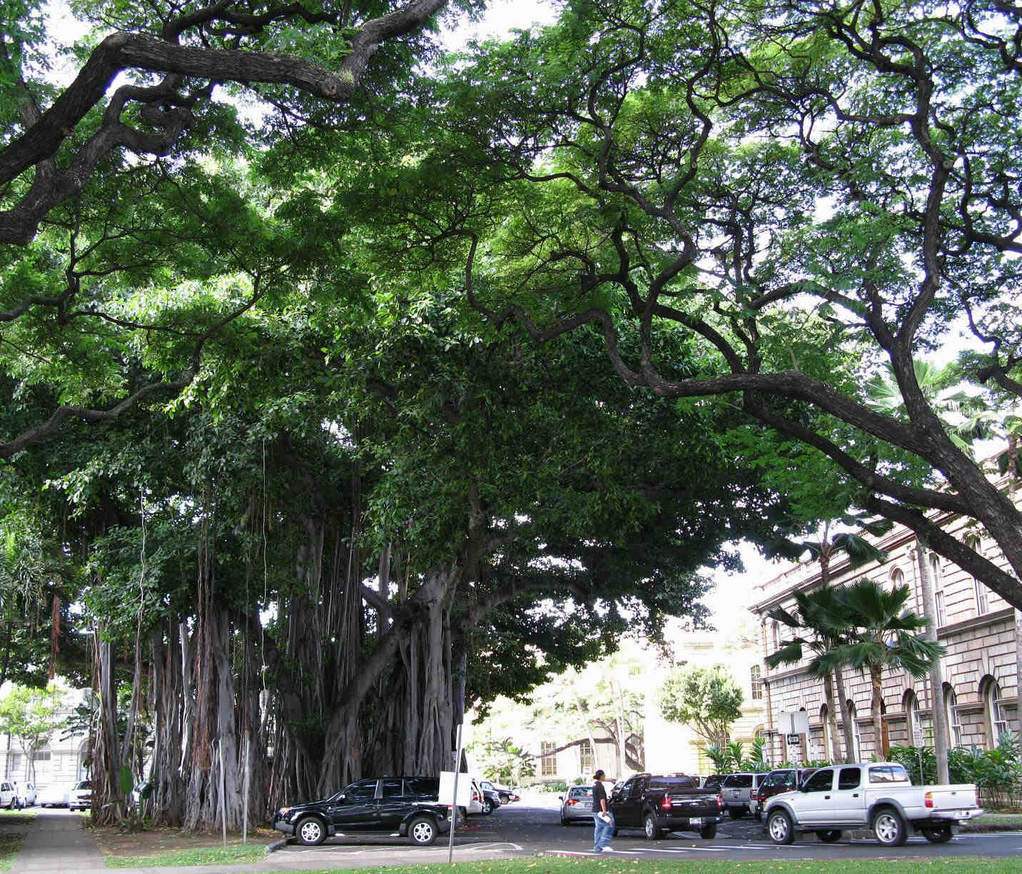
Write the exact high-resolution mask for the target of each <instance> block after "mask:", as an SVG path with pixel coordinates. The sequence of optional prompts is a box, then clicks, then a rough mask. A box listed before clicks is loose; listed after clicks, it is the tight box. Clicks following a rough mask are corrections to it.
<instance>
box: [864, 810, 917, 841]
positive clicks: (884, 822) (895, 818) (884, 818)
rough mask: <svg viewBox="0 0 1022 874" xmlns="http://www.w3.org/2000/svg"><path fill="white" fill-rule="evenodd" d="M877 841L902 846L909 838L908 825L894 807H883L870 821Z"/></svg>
mask: <svg viewBox="0 0 1022 874" xmlns="http://www.w3.org/2000/svg"><path fill="white" fill-rule="evenodd" d="M870 827H871V828H872V829H873V834H874V835H875V836H876V839H877V841H878V842H879V843H880V844H881V846H884V847H901V846H904V845H905V841H907V840H908V827H907V826H906V825H905V820H903V819H902V818H901V814H900V813H898V811H897V810H895V809H894V808H893V807H881V808H880V809H879V810H878V811H877V812H876V813H874V814H873V821H872V822H871V823H870Z"/></svg>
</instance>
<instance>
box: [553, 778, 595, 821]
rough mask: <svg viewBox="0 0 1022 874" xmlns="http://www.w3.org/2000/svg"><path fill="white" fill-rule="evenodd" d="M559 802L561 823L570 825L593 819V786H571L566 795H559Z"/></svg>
mask: <svg viewBox="0 0 1022 874" xmlns="http://www.w3.org/2000/svg"><path fill="white" fill-rule="evenodd" d="M559 800H560V802H561V825H571V823H573V822H578V821H579V820H584V821H586V822H592V821H593V787H592V784H590V785H588V786H572V787H571V788H570V789H569V790H568V794H567V795H561V796H559Z"/></svg>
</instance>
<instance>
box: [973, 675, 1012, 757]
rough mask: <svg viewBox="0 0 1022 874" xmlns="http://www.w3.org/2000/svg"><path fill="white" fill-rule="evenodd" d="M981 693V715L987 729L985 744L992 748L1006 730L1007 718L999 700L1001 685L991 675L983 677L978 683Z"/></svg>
mask: <svg viewBox="0 0 1022 874" xmlns="http://www.w3.org/2000/svg"><path fill="white" fill-rule="evenodd" d="M980 691H981V692H982V694H983V716H984V718H985V722H986V729H987V746H989V747H990V749H994V748H995V747H996V746H997V744H998V742H999V741H1000V739H1001V735H1003V734H1004V733H1005V732H1006V731H1008V720H1007V718H1006V716H1005V713H1004V704H1003V703H1002V701H1001V687H1000V686H999V685H998V684H997V681H996V680H995V679H994V678H993V677H984V679H983V682H982V683H981V684H980Z"/></svg>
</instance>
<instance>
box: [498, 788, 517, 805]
mask: <svg viewBox="0 0 1022 874" xmlns="http://www.w3.org/2000/svg"><path fill="white" fill-rule="evenodd" d="M493 788H494V789H496V790H497V794H498V795H499V796H500V803H501V804H508V803H510V802H512V801H518V800H519V796H518V793H517V792H515V790H514V789H513V788H512V787H511V786H501V785H500V784H499V783H494V784H493Z"/></svg>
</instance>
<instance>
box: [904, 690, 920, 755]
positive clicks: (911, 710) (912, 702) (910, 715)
mask: <svg viewBox="0 0 1022 874" xmlns="http://www.w3.org/2000/svg"><path fill="white" fill-rule="evenodd" d="M902 706H903V707H904V708H905V735H906V737H907V738H908V743H909V744H910V745H911V746H914V747H921V746H922V745H923V725H922V722H921V721H920V719H919V699H918V698H917V697H916V693H915V692H913V691H912V690H911V689H909V690H908V691H907V692H906V693H905V697H904V699H903V701H902Z"/></svg>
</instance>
